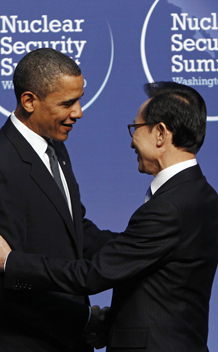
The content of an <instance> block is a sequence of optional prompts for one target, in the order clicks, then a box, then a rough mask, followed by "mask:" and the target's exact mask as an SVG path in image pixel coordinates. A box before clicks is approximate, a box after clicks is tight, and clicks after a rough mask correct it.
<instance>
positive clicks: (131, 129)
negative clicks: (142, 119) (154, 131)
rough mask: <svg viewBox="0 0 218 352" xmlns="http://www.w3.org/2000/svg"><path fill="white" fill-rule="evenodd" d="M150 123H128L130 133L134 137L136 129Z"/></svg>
mask: <svg viewBox="0 0 218 352" xmlns="http://www.w3.org/2000/svg"><path fill="white" fill-rule="evenodd" d="M149 125H151V124H150V123H134V124H133V125H128V130H129V134H130V136H131V137H132V136H133V133H134V132H135V129H136V128H138V127H141V126H149Z"/></svg>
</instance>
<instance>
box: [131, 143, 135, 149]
mask: <svg viewBox="0 0 218 352" xmlns="http://www.w3.org/2000/svg"><path fill="white" fill-rule="evenodd" d="M130 147H131V148H133V149H135V146H134V144H133V141H132V142H131V144H130Z"/></svg>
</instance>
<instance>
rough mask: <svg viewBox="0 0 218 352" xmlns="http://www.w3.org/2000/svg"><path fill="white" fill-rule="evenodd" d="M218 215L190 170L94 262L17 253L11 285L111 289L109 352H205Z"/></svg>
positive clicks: (216, 204)
mask: <svg viewBox="0 0 218 352" xmlns="http://www.w3.org/2000/svg"><path fill="white" fill-rule="evenodd" d="M217 214H218V196H217V193H216V192H215V191H214V190H213V188H212V187H211V186H210V185H209V184H208V183H207V181H206V179H205V177H204V176H203V175H202V173H201V170H200V168H199V166H198V165H197V166H194V167H191V168H188V169H186V170H184V171H182V172H180V173H178V174H177V175H175V176H174V177H172V178H171V179H170V180H168V182H166V183H165V184H164V185H163V186H162V187H161V188H160V189H158V191H157V192H156V193H155V194H154V195H153V197H152V198H151V200H150V201H149V202H147V203H146V204H143V205H142V206H141V207H140V208H139V209H137V210H136V212H135V213H134V214H133V215H132V217H131V219H130V221H129V224H128V227H127V229H126V230H125V232H124V233H121V234H120V235H119V236H118V237H117V238H116V239H115V240H111V241H109V242H108V243H107V244H106V245H105V246H104V247H103V248H102V249H101V251H100V252H99V253H98V254H96V255H95V256H94V257H93V258H92V260H91V261H81V260H79V261H71V262H69V261H66V260H61V259H60V260H53V259H48V258H46V257H43V256H41V257H39V256H36V255H27V256H25V257H24V256H23V255H20V254H19V253H15V252H12V253H11V254H10V255H9V259H8V265H7V269H6V286H7V287H8V288H12V289H16V284H15V283H16V280H18V281H20V282H22V283H25V282H26V281H28V280H29V281H30V282H31V284H32V287H33V288H35V289H36V288H37V289H43V290H44V289H50V290H61V291H66V292H74V293H76V292H77V293H79V294H82V293H89V294H90V293H96V292H99V291H102V290H105V289H108V288H110V287H114V294H113V300H112V308H111V327H110V331H109V339H108V351H111V352H118V351H119V352H121V351H122V352H124V351H126V352H138V351H146V352H187V351H188V352H206V351H208V349H207V334H208V310H209V299H210V294H211V286H212V282H213V278H214V274H215V270H216V267H217V259H218V216H217ZM18 265H19V271H20V272H18V271H17V270H15V268H16V266H18ZM28 266H30V268H31V269H29V267H28ZM24 272H25V278H24Z"/></svg>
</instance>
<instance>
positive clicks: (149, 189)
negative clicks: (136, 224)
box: [145, 186, 152, 203]
mask: <svg viewBox="0 0 218 352" xmlns="http://www.w3.org/2000/svg"><path fill="white" fill-rule="evenodd" d="M151 196H152V193H151V186H150V187H149V188H148V189H147V192H146V195H145V203H146V202H148V201H149V200H150V199H151Z"/></svg>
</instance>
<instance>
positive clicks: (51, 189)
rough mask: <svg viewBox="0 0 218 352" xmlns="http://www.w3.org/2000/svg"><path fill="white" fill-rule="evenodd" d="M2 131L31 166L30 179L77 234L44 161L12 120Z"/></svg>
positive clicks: (72, 232) (73, 232)
mask: <svg viewBox="0 0 218 352" xmlns="http://www.w3.org/2000/svg"><path fill="white" fill-rule="evenodd" d="M2 130H3V132H4V133H5V135H6V136H7V137H8V139H9V140H10V141H11V143H12V144H13V145H14V147H15V148H16V150H17V152H18V154H19V155H20V158H21V161H22V162H24V163H29V164H31V169H30V177H32V179H33V180H34V181H35V182H36V183H37V185H38V186H39V188H40V189H41V191H42V192H44V193H45V194H46V195H47V197H48V198H49V199H50V201H51V202H52V203H53V205H54V206H55V208H56V209H57V211H58V212H59V214H60V216H61V217H62V218H63V221H64V222H65V224H66V226H67V227H68V229H69V231H70V233H71V234H75V230H74V225H73V222H72V218H71V215H70V212H69V208H68V206H67V203H66V201H65V199H64V197H63V195H62V194H61V191H60V190H59V188H58V186H57V185H56V182H55V181H54V179H53V177H52V176H51V174H50V172H49V171H48V170H47V168H46V166H45V165H44V163H43V162H42V160H41V159H40V158H39V156H38V155H37V153H36V152H35V151H34V149H33V148H32V147H31V145H30V144H29V143H28V142H27V141H26V139H25V138H24V137H23V136H22V135H21V133H20V132H19V131H18V130H17V129H16V128H15V126H14V125H13V124H12V122H11V121H10V119H8V120H7V122H6V124H5V125H4V126H3V127H2ZM73 237H75V236H73Z"/></svg>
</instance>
